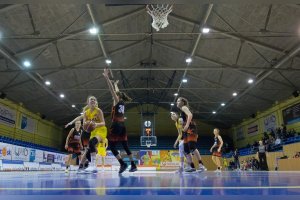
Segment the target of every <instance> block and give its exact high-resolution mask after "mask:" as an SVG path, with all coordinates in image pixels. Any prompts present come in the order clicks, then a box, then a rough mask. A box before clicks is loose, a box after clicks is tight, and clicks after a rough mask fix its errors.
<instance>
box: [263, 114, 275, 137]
mask: <svg viewBox="0 0 300 200" xmlns="http://www.w3.org/2000/svg"><path fill="white" fill-rule="evenodd" d="M263 123H264V132H271V131H272V130H273V131H275V130H276V127H277V123H276V115H275V113H272V114H271V115H269V116H267V117H265V118H264V121H263Z"/></svg>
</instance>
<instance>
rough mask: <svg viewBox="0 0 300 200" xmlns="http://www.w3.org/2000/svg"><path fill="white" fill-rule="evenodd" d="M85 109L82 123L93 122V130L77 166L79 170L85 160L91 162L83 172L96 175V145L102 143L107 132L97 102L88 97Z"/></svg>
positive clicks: (93, 98) (94, 98) (92, 97)
mask: <svg viewBox="0 0 300 200" xmlns="http://www.w3.org/2000/svg"><path fill="white" fill-rule="evenodd" d="M87 107H88V108H87V109H85V110H86V111H85V112H84V113H83V123H89V122H90V121H93V122H95V129H94V130H93V131H92V132H91V137H90V140H89V145H88V148H87V151H85V153H84V155H83V157H82V160H81V163H80V164H79V170H81V169H82V168H83V165H84V164H85V162H86V159H88V160H89V157H90V160H91V165H90V166H89V167H88V168H87V169H85V172H92V173H97V171H98V170H97V165H96V153H97V146H98V143H99V142H101V141H102V138H106V136H107V130H106V127H105V121H104V116H103V112H102V110H101V109H100V108H98V102H97V99H96V97H94V96H90V97H88V100H87Z"/></svg>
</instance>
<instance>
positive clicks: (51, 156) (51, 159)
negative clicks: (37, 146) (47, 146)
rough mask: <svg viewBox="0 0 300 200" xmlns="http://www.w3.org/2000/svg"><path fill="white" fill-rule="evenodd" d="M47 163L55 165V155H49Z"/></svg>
mask: <svg viewBox="0 0 300 200" xmlns="http://www.w3.org/2000/svg"><path fill="white" fill-rule="evenodd" d="M47 163H54V154H50V153H47Z"/></svg>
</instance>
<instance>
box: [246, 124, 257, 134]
mask: <svg viewBox="0 0 300 200" xmlns="http://www.w3.org/2000/svg"><path fill="white" fill-rule="evenodd" d="M256 134H258V124H257V123H255V124H251V125H249V126H248V135H256Z"/></svg>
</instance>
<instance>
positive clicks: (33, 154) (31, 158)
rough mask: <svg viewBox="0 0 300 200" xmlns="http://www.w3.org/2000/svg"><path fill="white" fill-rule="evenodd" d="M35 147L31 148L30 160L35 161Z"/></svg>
mask: <svg viewBox="0 0 300 200" xmlns="http://www.w3.org/2000/svg"><path fill="white" fill-rule="evenodd" d="M35 151H36V150H35V149H30V155H29V162H34V161H35Z"/></svg>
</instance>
